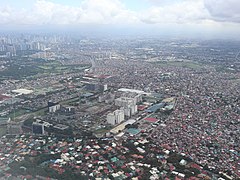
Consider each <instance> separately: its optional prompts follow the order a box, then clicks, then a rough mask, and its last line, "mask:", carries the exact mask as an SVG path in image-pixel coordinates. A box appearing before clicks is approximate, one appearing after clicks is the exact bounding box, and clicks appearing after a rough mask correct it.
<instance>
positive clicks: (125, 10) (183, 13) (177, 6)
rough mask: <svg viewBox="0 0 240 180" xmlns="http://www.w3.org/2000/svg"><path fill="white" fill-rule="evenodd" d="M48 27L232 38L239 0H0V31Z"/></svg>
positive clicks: (238, 29) (239, 18) (239, 26)
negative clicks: (104, 28) (96, 28)
mask: <svg viewBox="0 0 240 180" xmlns="http://www.w3.org/2000/svg"><path fill="white" fill-rule="evenodd" d="M50 26H51V27H54V26H55V27H59V26H61V27H67V26H68V27H79V28H80V27H102V26H104V27H108V28H109V29H115V30H116V29H118V30H119V31H121V30H122V29H124V30H125V31H127V30H130V29H132V28H133V29H134V31H135V32H137V31H138V32H141V31H144V32H146V33H151V32H152V33H158V32H159V33H162V34H164V33H171V32H172V33H175V34H182V35H183V34H196V35H198V34H202V35H203V34H208V35H213V36H216V35H217V36H226V37H235V36H239V35H240V0H0V30H4V29H11V28H19V29H21V28H24V27H28V28H29V27H50ZM118 27H119V28H118Z"/></svg>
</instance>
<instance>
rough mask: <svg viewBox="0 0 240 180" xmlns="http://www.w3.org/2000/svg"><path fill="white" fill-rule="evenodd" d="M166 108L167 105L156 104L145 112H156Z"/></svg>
mask: <svg viewBox="0 0 240 180" xmlns="http://www.w3.org/2000/svg"><path fill="white" fill-rule="evenodd" d="M164 106H165V103H159V104H155V105H153V106H151V107H149V108H148V109H146V110H145V112H148V113H152V112H156V111H157V110H159V109H160V108H163V107H164Z"/></svg>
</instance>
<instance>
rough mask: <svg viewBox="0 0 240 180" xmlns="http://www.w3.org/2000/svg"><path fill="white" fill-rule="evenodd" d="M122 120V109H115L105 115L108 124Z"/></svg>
mask: <svg viewBox="0 0 240 180" xmlns="http://www.w3.org/2000/svg"><path fill="white" fill-rule="evenodd" d="M122 121H124V110H122V109H117V110H115V111H114V112H113V113H109V114H108V115H107V122H108V123H109V124H112V125H115V124H119V123H121V122H122Z"/></svg>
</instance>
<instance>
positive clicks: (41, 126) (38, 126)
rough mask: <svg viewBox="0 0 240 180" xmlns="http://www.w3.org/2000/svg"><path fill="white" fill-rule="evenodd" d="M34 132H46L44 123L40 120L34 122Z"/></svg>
mask: <svg viewBox="0 0 240 180" xmlns="http://www.w3.org/2000/svg"><path fill="white" fill-rule="evenodd" d="M32 133H33V134H44V133H45V130H44V124H42V123H39V122H33V124H32Z"/></svg>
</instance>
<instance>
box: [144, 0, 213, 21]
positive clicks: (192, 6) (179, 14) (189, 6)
mask: <svg viewBox="0 0 240 180" xmlns="http://www.w3.org/2000/svg"><path fill="white" fill-rule="evenodd" d="M208 17H209V14H208V12H207V11H206V9H205V7H204V4H203V2H202V1H201V0H195V1H189V0H185V1H179V2H178V1H176V2H175V3H173V4H167V5H162V6H153V7H152V8H150V9H148V10H147V11H146V12H145V13H144V14H143V15H142V17H141V19H142V21H143V22H145V23H153V24H154V23H199V22H201V21H203V20H205V19H207V18H208Z"/></svg>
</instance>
